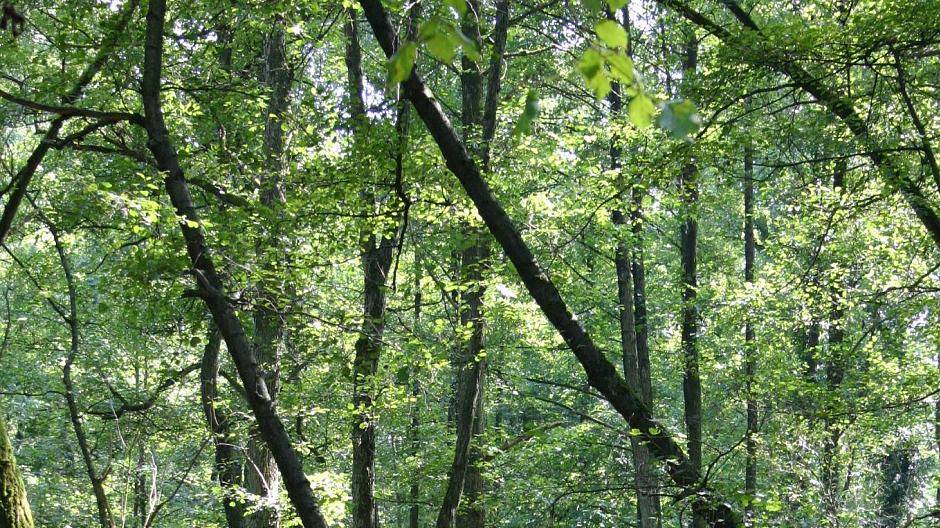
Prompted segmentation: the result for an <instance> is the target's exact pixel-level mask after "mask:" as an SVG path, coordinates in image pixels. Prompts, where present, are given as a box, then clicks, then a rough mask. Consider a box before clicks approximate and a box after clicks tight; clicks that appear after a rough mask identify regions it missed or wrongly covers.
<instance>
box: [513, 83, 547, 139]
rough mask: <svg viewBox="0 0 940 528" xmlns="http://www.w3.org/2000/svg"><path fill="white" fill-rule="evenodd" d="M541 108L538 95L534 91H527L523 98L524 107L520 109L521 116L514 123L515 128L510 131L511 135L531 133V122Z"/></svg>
mask: <svg viewBox="0 0 940 528" xmlns="http://www.w3.org/2000/svg"><path fill="white" fill-rule="evenodd" d="M540 110H541V106H540V105H539V94H538V92H536V91H535V90H529V93H527V94H526V96H525V107H524V108H523V109H522V115H520V116H519V120H518V121H516V126H515V127H514V128H513V130H512V135H514V136H517V135H520V134H528V133H529V132H531V131H532V121H534V120H535V118H536V117H537V116H538V115H539V111H540Z"/></svg>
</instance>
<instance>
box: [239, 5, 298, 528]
mask: <svg viewBox="0 0 940 528" xmlns="http://www.w3.org/2000/svg"><path fill="white" fill-rule="evenodd" d="M282 24H283V22H282V21H281V20H280V18H279V17H277V19H276V20H275V21H274V25H275V29H273V30H272V31H271V32H269V33H268V34H266V35H265V36H264V39H263V43H262V46H263V50H262V60H263V66H262V67H263V70H262V82H263V83H264V85H265V87H266V88H267V89H268V90H270V93H269V96H268V103H267V108H266V110H265V123H264V158H265V170H263V171H262V175H261V177H260V182H259V185H260V187H261V189H260V190H261V193H260V201H261V205H262V206H263V207H264V209H265V212H266V213H268V214H270V215H271V217H272V218H271V219H270V220H269V221H268V222H265V223H264V224H265V226H267V227H268V228H269V231H268V232H266V233H263V234H262V236H261V237H260V238H259V240H258V242H257V248H256V253H257V256H258V258H259V259H260V260H261V264H260V265H261V268H262V269H264V270H267V271H272V272H273V271H276V264H275V262H277V261H278V260H280V259H282V258H283V250H282V248H280V244H279V243H278V240H279V239H280V236H279V232H278V231H279V230H280V229H281V225H282V223H283V222H282V221H281V219H280V218H279V216H280V214H281V209H282V207H283V204H284V201H285V197H284V190H283V188H282V177H281V173H282V170H283V164H284V163H283V155H284V132H283V130H284V128H283V121H284V116H285V115H286V112H287V106H288V98H289V92H290V85H291V82H292V74H291V70H290V67H289V66H288V64H287V48H286V42H285V38H284V31H283V30H282V29H281V27H280V26H281V25H282ZM280 295H281V292H279V291H278V288H270V287H268V286H267V285H265V284H264V283H263V281H262V283H261V284H259V286H258V291H257V296H258V298H257V300H256V305H255V308H254V313H253V314H252V315H253V319H254V327H255V328H254V330H255V331H254V343H253V348H254V355H255V359H256V360H257V361H258V366H259V367H260V368H261V370H262V371H263V372H264V378H265V380H264V381H265V384H266V385H267V387H268V391H269V393H270V396H271V399H272V400H275V401H276V400H277V395H278V392H280V359H281V352H282V348H283V341H284V321H283V316H282V313H281V312H282V310H281V302H280V301H279V300H278V299H279V296H280ZM247 460H248V463H247V465H246V469H247V471H246V473H245V489H246V491H248V493H250V494H252V495H254V496H255V497H257V499H256V503H257V504H256V505H255V508H253V511H252V512H251V513H249V514H248V515H247V516H246V518H245V526H246V528H276V527H277V526H278V525H279V524H280V510H279V508H278V494H279V489H280V475H279V474H278V471H277V464H276V463H275V461H274V457H273V456H272V454H271V451H270V450H269V449H268V447H267V446H266V445H265V442H264V440H263V439H262V438H260V436H259V434H258V432H257V431H256V430H255V431H253V432H252V434H251V435H250V436H249V438H248V449H247Z"/></svg>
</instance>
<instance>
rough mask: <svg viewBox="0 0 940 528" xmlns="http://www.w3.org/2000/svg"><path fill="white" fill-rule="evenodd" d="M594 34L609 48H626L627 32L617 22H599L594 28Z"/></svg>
mask: <svg viewBox="0 0 940 528" xmlns="http://www.w3.org/2000/svg"><path fill="white" fill-rule="evenodd" d="M594 32H595V33H597V36H598V37H600V39H601V40H602V41H604V44H607V45H608V46H610V47H611V48H626V47H627V31H626V30H625V29H623V26H621V25H620V23H618V22H615V21H613V20H601V21H600V22H598V23H597V25H596V26H594Z"/></svg>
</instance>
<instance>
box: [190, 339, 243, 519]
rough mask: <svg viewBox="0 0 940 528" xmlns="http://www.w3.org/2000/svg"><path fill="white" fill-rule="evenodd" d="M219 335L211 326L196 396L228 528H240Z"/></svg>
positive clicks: (235, 460)
mask: <svg viewBox="0 0 940 528" xmlns="http://www.w3.org/2000/svg"><path fill="white" fill-rule="evenodd" d="M221 344H222V335H221V334H220V333H219V331H218V329H217V328H215V327H214V325H213V328H212V330H211V331H210V332H209V340H208V341H207V342H206V347H205V349H204V350H203V354H202V363H201V368H200V370H199V389H200V390H199V394H200V400H201V401H202V412H203V414H205V416H206V423H208V425H209V432H210V433H212V442H213V445H214V447H215V467H214V468H213V473H214V474H215V476H216V478H217V479H218V481H219V486H220V487H221V488H222V508H223V510H224V511H225V522H226V524H227V526H228V528H243V527H244V520H243V515H244V512H243V511H242V507H241V506H240V505H239V499H238V488H239V487H240V486H241V482H242V478H241V474H242V466H241V464H240V463H239V461H238V452H237V446H236V444H235V441H236V439H235V435H234V434H233V433H232V431H231V423H230V422H229V417H228V416H227V415H226V414H225V413H224V412H223V411H222V409H220V408H219V402H218V378H219V349H220V347H221Z"/></svg>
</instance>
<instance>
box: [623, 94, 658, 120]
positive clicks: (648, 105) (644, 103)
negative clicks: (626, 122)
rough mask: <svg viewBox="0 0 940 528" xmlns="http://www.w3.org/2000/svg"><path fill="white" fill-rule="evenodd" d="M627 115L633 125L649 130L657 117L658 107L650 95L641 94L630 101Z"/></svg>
mask: <svg viewBox="0 0 940 528" xmlns="http://www.w3.org/2000/svg"><path fill="white" fill-rule="evenodd" d="M627 113H628V114H629V116H630V122H631V123H633V124H634V125H636V126H637V127H638V128H648V127H649V126H650V124H652V123H653V116H654V115H656V105H655V104H653V100H652V99H650V97H649V96H648V95H646V94H645V93H641V94H638V95H637V96H636V97H634V98H633V99H631V100H630V104H629V106H628V107H627Z"/></svg>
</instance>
